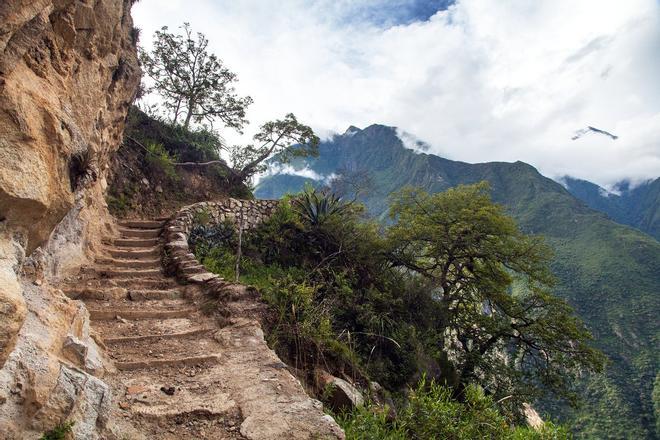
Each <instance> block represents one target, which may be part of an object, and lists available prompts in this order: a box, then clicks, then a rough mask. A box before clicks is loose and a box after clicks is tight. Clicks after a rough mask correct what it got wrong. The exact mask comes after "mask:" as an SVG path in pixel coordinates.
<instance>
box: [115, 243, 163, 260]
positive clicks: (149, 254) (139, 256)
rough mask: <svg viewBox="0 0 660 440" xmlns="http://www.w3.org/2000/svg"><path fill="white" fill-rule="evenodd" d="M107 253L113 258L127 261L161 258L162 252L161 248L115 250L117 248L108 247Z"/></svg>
mask: <svg viewBox="0 0 660 440" xmlns="http://www.w3.org/2000/svg"><path fill="white" fill-rule="evenodd" d="M105 250H106V252H107V253H108V254H109V255H110V256H111V257H112V258H118V259H126V260H143V259H144V260H150V259H155V258H160V254H161V250H160V247H159V246H156V247H153V248H138V249H126V248H115V247H106V249H105Z"/></svg>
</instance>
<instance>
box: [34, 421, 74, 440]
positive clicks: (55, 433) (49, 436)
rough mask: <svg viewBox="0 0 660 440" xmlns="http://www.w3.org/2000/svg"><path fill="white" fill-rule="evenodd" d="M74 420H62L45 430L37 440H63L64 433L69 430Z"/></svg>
mask: <svg viewBox="0 0 660 440" xmlns="http://www.w3.org/2000/svg"><path fill="white" fill-rule="evenodd" d="M74 424H75V422H64V423H61V424H59V425H57V426H56V427H55V428H53V429H51V430H50V431H46V432H45V433H44V434H43V435H42V436H41V437H39V440H64V439H65V438H66V435H67V434H68V433H70V432H71V430H72V429H73V425H74Z"/></svg>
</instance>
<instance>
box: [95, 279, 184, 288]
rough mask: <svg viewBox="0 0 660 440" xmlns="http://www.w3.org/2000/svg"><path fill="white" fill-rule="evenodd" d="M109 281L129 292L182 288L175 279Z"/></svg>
mask: <svg viewBox="0 0 660 440" xmlns="http://www.w3.org/2000/svg"><path fill="white" fill-rule="evenodd" d="M107 281H108V282H111V283H112V284H113V285H116V286H120V287H126V288H127V289H129V290H131V289H133V290H170V289H176V288H181V287H182V286H181V285H179V284H178V283H177V282H176V281H174V279H173V278H124V279H122V278H114V279H112V280H110V279H109V280H107Z"/></svg>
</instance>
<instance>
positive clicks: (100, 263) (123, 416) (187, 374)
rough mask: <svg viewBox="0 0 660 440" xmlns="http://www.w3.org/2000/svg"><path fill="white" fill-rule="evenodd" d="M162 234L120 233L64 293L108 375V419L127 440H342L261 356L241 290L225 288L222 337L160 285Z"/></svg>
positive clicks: (178, 293)
mask: <svg viewBox="0 0 660 440" xmlns="http://www.w3.org/2000/svg"><path fill="white" fill-rule="evenodd" d="M162 227H163V222H162V221H127V222H123V223H121V224H120V234H121V236H120V237H119V238H111V239H109V240H108V246H107V257H103V258H100V259H97V264H96V265H94V266H93V267H90V268H83V270H82V271H81V276H79V277H78V278H77V279H76V280H75V282H70V283H69V285H68V286H67V288H66V292H67V294H68V295H69V296H70V297H72V298H76V299H80V300H83V301H84V302H85V304H86V306H87V308H88V310H89V312H90V315H91V319H92V327H93V328H94V329H95V330H96V332H97V333H98V334H99V335H100V339H101V341H100V343H101V345H102V346H103V348H104V349H105V352H106V354H107V356H108V357H109V358H110V359H111V360H112V361H113V363H114V366H115V367H116V370H117V371H116V372H114V373H111V374H110V375H109V376H106V377H105V378H104V380H106V381H108V383H110V385H111V387H112V388H113V395H114V401H113V411H114V415H115V418H116V419H118V420H124V421H125V423H126V424H127V425H131V426H132V428H133V429H134V430H133V429H130V428H129V431H130V432H131V433H130V434H129V435H128V436H127V437H126V438H131V439H133V438H134V437H135V436H137V437H138V438H140V437H142V438H149V439H151V438H159V439H178V440H181V439H245V438H247V439H264V440H266V439H268V440H270V439H310V438H331V439H336V438H343V433H342V432H341V430H340V429H339V428H338V426H337V425H336V423H335V422H334V420H332V418H330V417H329V416H325V415H324V414H323V411H322V408H321V405H320V403H319V402H318V401H316V400H313V399H311V398H309V397H308V396H307V395H306V394H305V392H304V390H303V388H302V387H301V385H300V383H299V382H298V381H297V380H296V379H294V378H293V376H292V375H291V374H290V373H289V371H288V370H287V367H286V365H284V364H283V363H282V362H281V361H280V360H279V358H277V356H276V355H275V354H274V353H273V352H272V351H271V350H270V349H269V348H268V347H267V345H266V343H265V342H264V338H263V333H262V331H261V328H260V326H259V323H258V322H257V321H256V319H254V318H253V317H251V316H250V314H251V313H250V311H251V310H254V307H255V305H256V302H255V301H254V299H251V298H250V295H249V294H248V292H247V291H246V290H245V288H243V287H242V286H232V287H231V289H232V293H231V294H230V295H228V299H227V300H226V301H227V304H226V306H227V309H228V310H231V311H232V315H231V316H230V317H229V319H228V322H225V323H224V326H223V327H222V328H221V327H220V326H219V325H218V323H217V322H216V321H215V320H214V319H212V318H210V317H208V316H206V315H204V314H203V313H201V311H200V309H199V307H198V304H196V303H195V301H194V300H193V299H192V298H189V297H187V295H186V288H185V286H181V285H179V284H177V282H176V281H175V280H174V279H173V278H168V277H165V276H164V275H163V273H162V269H161V259H160V255H161V242H160V239H159V237H160V234H161V229H162ZM120 425H121V423H120Z"/></svg>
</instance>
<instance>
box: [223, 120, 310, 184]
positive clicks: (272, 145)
mask: <svg viewBox="0 0 660 440" xmlns="http://www.w3.org/2000/svg"><path fill="white" fill-rule="evenodd" d="M253 139H254V141H255V143H254V144H250V145H247V146H239V145H235V146H233V147H231V148H230V149H229V155H230V165H231V177H230V178H231V180H233V181H234V182H245V181H247V180H248V179H250V178H251V177H252V176H254V175H255V174H257V173H260V172H263V171H265V170H266V168H267V167H268V164H267V161H268V159H271V158H273V159H274V160H276V161H277V162H279V163H288V162H290V161H291V159H293V158H294V157H308V156H318V145H319V138H318V136H316V135H315V134H314V130H312V129H311V128H310V127H308V126H306V125H303V124H301V123H300V122H298V120H297V119H296V117H295V116H294V115H293V114H291V113H289V114H288V115H286V116H285V118H284V119H278V120H276V121H271V122H267V123H265V124H264V125H262V126H261V128H260V129H259V131H258V132H257V134H255V135H254V137H253Z"/></svg>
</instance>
